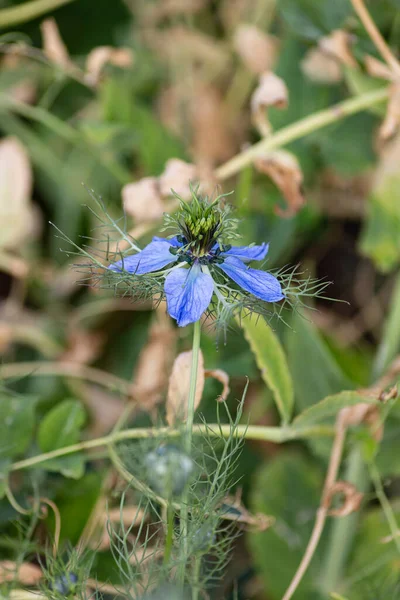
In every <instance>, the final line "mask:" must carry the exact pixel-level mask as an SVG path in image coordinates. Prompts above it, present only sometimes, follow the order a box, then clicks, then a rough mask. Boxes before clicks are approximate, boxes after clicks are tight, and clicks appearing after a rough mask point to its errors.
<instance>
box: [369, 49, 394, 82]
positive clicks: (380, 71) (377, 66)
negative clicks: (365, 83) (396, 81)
mask: <svg viewBox="0 0 400 600" xmlns="http://www.w3.org/2000/svg"><path fill="white" fill-rule="evenodd" d="M364 64H365V68H366V70H367V73H368V74H369V75H371V77H378V78H379V79H386V80H387V81H391V80H392V78H393V73H392V70H391V69H390V67H388V66H387V64H386V63H384V62H382V61H381V60H378V59H377V58H375V57H374V56H370V55H369V54H367V56H366V57H365V58H364Z"/></svg>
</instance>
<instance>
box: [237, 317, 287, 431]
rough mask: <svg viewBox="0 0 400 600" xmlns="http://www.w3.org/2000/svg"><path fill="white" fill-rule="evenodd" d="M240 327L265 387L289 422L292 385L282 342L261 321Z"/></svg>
mask: <svg viewBox="0 0 400 600" xmlns="http://www.w3.org/2000/svg"><path fill="white" fill-rule="evenodd" d="M240 325H241V327H242V329H243V331H244V335H245V338H246V340H247V341H248V342H249V344H250V348H251V350H252V352H253V354H254V357H255V359H256V362H257V366H258V368H259V369H260V371H261V376H262V378H263V380H264V382H265V383H266V385H267V386H268V387H269V388H270V389H271V390H272V393H273V395H274V399H275V404H276V406H277V409H278V411H279V413H280V415H281V418H282V420H283V421H284V422H285V423H287V422H288V421H289V420H290V417H291V414H292V410H293V383H292V379H291V377H290V373H289V369H288V365H287V362H286V357H285V354H284V352H283V349H282V346H281V344H280V342H279V339H278V338H277V336H276V335H275V333H274V332H273V331H272V329H271V327H270V326H269V325H268V324H267V323H266V322H265V321H264V320H262V319H261V318H260V319H257V320H256V319H254V318H252V319H251V318H248V317H246V318H241V319H240Z"/></svg>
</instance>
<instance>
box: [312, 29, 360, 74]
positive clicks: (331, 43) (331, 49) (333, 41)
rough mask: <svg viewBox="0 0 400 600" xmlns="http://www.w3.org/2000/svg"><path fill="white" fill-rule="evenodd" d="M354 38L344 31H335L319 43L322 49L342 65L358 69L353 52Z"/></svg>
mask: <svg viewBox="0 0 400 600" xmlns="http://www.w3.org/2000/svg"><path fill="white" fill-rule="evenodd" d="M351 40H352V36H351V35H350V34H349V33H348V32H347V31H343V30H342V29H335V30H334V31H332V32H331V33H330V34H329V35H327V36H325V37H323V38H321V39H320V40H319V42H318V45H319V47H320V49H321V50H322V51H323V52H325V53H326V54H328V55H330V56H332V57H334V58H336V59H337V60H338V61H339V62H340V63H341V64H342V65H346V66H347V67H353V68H354V67H357V61H356V59H355V58H354V56H353V53H352V52H351Z"/></svg>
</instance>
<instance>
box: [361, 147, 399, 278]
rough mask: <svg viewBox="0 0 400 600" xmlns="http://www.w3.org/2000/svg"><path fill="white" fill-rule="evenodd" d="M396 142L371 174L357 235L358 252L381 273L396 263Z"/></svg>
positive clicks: (397, 179)
mask: <svg viewBox="0 0 400 600" xmlns="http://www.w3.org/2000/svg"><path fill="white" fill-rule="evenodd" d="M399 158H400V141H399V140H394V141H393V142H392V143H391V145H390V146H389V147H388V148H387V149H386V152H385V154H384V156H383V158H382V160H381V163H380V165H379V166H378V169H377V171H376V174H375V186H374V189H373V191H372V194H371V196H370V198H369V204H368V214H367V219H366V222H365V224H364V229H363V232H362V235H361V251H362V252H363V253H364V254H365V255H366V256H368V257H369V258H371V259H372V260H373V261H374V263H375V265H376V267H377V268H378V269H380V270H381V271H383V272H388V271H391V270H392V269H394V268H395V267H396V266H397V265H398V264H399V262H400V175H399V168H398V165H399Z"/></svg>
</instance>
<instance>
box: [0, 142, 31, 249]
mask: <svg viewBox="0 0 400 600" xmlns="http://www.w3.org/2000/svg"><path fill="white" fill-rule="evenodd" d="M31 192H32V169H31V165H30V161H29V158H28V155H27V153H26V150H25V148H24V146H23V145H22V144H21V142H20V141H19V140H17V139H16V138H12V137H9V138H5V139H3V140H2V141H1V142H0V222H1V233H0V248H15V247H18V246H19V245H20V244H21V243H22V242H23V241H24V239H25V238H26V237H28V236H29V235H30V234H31V233H32V231H33V230H34V226H35V218H34V214H33V211H32V206H31V203H30V197H31Z"/></svg>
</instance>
